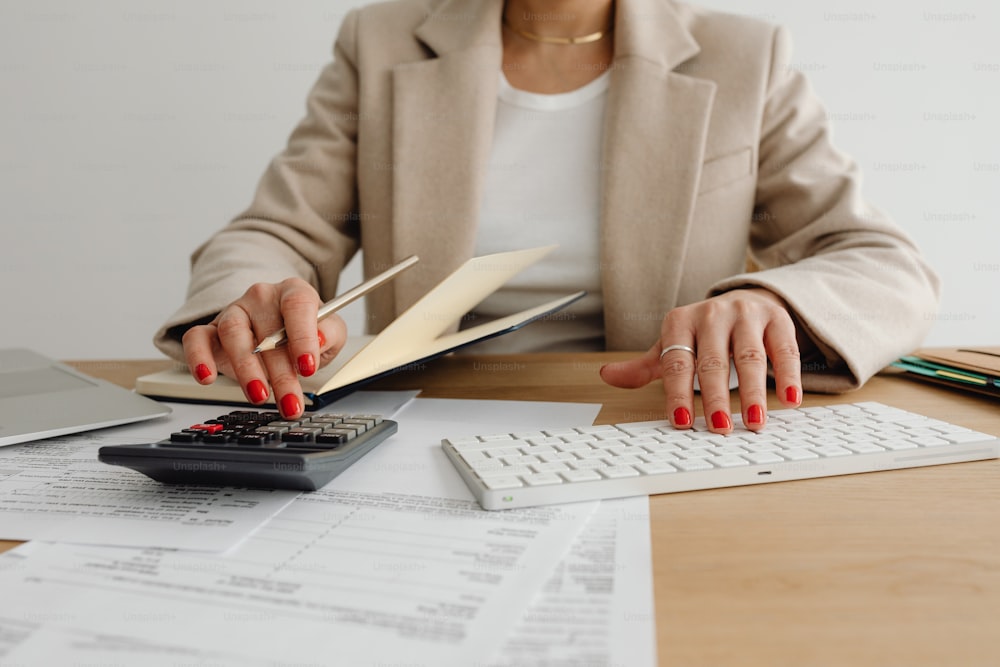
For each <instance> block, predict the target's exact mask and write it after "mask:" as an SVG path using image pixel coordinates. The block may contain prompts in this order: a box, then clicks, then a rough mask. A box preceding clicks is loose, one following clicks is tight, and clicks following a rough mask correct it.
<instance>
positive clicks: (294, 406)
mask: <svg viewBox="0 0 1000 667" xmlns="http://www.w3.org/2000/svg"><path fill="white" fill-rule="evenodd" d="M301 410H302V404H301V403H299V397H298V396H296V395H295V394H285V395H284V396H282V397H281V414H282V415H283V416H285V417H295V416H296V415H298V414H299V412H301Z"/></svg>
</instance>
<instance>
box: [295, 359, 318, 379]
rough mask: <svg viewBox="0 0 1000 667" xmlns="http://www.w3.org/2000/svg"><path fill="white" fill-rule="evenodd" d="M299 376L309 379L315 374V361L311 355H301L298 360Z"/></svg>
mask: <svg viewBox="0 0 1000 667" xmlns="http://www.w3.org/2000/svg"><path fill="white" fill-rule="evenodd" d="M298 364H299V375H302V376H303V377H309V376H310V375H312V374H313V373H315V372H316V360H315V359H314V358H313V356H312V355H311V354H303V355H302V356H300V357H299V359H298Z"/></svg>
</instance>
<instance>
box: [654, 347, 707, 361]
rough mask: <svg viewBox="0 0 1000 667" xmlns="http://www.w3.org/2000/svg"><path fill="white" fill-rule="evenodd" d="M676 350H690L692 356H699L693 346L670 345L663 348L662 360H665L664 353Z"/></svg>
mask: <svg viewBox="0 0 1000 667" xmlns="http://www.w3.org/2000/svg"><path fill="white" fill-rule="evenodd" d="M674 350H682V351H684V352H690V353H691V355H692V356H695V357H697V356H698V355H697V354H696V353H695V351H694V348H693V347H688V346H687V345H668V346H667V347H665V348H663V351H662V352H660V360H661V361H662V360H663V357H664V355H666V354H667V352H673V351H674Z"/></svg>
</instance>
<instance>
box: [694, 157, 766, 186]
mask: <svg viewBox="0 0 1000 667" xmlns="http://www.w3.org/2000/svg"><path fill="white" fill-rule="evenodd" d="M752 158H753V151H752V150H751V149H750V147H749V146H748V147H746V148H744V149H742V150H739V151H736V152H735V153H730V154H729V155H723V156H721V157H717V158H712V159H711V160H708V161H706V162H705V163H704V164H702V165H701V179H700V181H699V183H698V194H702V193H705V192H708V191H709V190H715V189H716V188H721V187H722V186H724V185H728V184H729V183H732V182H733V181H737V180H739V179H741V178H743V177H744V176H749V175H750V174H751V173H753V162H752Z"/></svg>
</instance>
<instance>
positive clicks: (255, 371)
mask: <svg viewBox="0 0 1000 667" xmlns="http://www.w3.org/2000/svg"><path fill="white" fill-rule="evenodd" d="M215 328H216V330H217V332H218V337H219V346H220V347H221V349H222V352H223V353H224V354H225V355H226V356H227V357H228V358H229V365H230V366H231V367H232V374H233V375H234V376H235V378H236V381H237V382H239V384H240V386H241V387H242V388H243V393H244V394H245V395H246V397H247V400H249V401H250V402H251V403H253V404H254V405H259V404H261V403H263V402H264V401H266V400H267V397H268V395H269V392H268V389H267V382H266V378H267V374H266V373H265V372H264V368H263V367H262V366H261V364H260V361H259V360H258V359H257V356H256V355H255V354H254V353H253V349H254V347H255V346H256V344H257V343H256V339H255V337H254V331H253V328H252V326H251V321H250V316H249V314H248V313H247V312H246V311H245V310H244V309H243V308H241V307H239V306H237V305H235V304H234V305H232V306H229V307H228V308H226V309H225V310H224V311H222V313H220V314H219V317H218V319H216V321H215Z"/></svg>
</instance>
